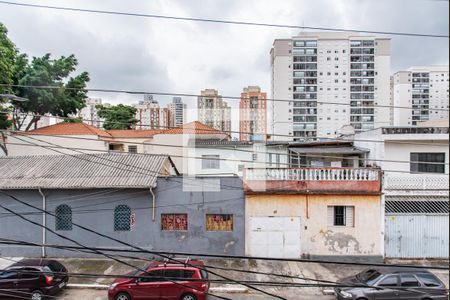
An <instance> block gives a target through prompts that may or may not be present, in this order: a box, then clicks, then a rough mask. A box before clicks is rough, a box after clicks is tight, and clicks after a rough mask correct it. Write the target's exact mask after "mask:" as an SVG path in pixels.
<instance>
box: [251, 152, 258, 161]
mask: <svg viewBox="0 0 450 300" xmlns="http://www.w3.org/2000/svg"><path fill="white" fill-rule="evenodd" d="M252 159H253V161H257V160H258V154H256V153H253V154H252Z"/></svg>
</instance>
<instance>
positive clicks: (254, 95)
mask: <svg viewBox="0 0 450 300" xmlns="http://www.w3.org/2000/svg"><path fill="white" fill-rule="evenodd" d="M266 136H267V94H266V93H263V92H261V88H260V87H258V86H249V87H248V88H244V90H243V92H242V93H241V101H240V103H239V139H240V140H241V141H249V142H253V141H265V140H266Z"/></svg>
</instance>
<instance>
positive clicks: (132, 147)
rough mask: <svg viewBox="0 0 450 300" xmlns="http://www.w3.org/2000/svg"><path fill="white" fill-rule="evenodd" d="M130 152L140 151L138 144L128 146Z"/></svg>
mask: <svg viewBox="0 0 450 300" xmlns="http://www.w3.org/2000/svg"><path fill="white" fill-rule="evenodd" d="M128 152H129V153H138V148H137V146H128Z"/></svg>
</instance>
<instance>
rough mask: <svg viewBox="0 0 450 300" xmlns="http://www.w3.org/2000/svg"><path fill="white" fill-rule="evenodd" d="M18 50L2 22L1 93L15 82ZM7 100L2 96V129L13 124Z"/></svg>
mask: <svg viewBox="0 0 450 300" xmlns="http://www.w3.org/2000/svg"><path fill="white" fill-rule="evenodd" d="M17 54H18V51H17V49H16V46H15V45H14V43H13V42H12V41H11V40H10V39H9V38H8V30H7V29H6V27H5V26H4V25H3V24H2V23H0V84H1V85H0V94H3V93H6V92H9V90H10V88H8V87H7V86H3V85H11V84H13V83H14V74H15V72H14V69H15V65H16V58H17ZM5 102H6V101H5V100H4V99H1V98H0V129H7V128H9V127H10V126H11V125H12V122H11V120H9V119H8V114H7V113H6V112H7V109H6V108H5V106H4V104H5Z"/></svg>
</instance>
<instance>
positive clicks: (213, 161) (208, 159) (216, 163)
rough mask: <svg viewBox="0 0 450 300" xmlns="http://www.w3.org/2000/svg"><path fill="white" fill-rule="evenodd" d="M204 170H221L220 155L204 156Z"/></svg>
mask: <svg viewBox="0 0 450 300" xmlns="http://www.w3.org/2000/svg"><path fill="white" fill-rule="evenodd" d="M202 169H203V170H211V169H220V155H202Z"/></svg>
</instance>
